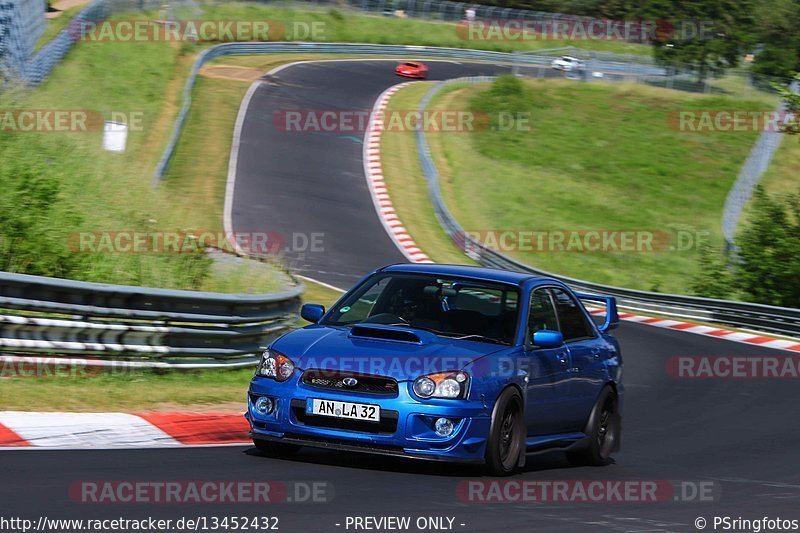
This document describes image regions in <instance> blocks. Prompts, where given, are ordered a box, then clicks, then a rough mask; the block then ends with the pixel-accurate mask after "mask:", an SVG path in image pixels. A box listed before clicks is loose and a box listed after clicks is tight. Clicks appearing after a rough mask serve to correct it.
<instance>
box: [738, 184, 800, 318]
mask: <svg viewBox="0 0 800 533" xmlns="http://www.w3.org/2000/svg"><path fill="white" fill-rule="evenodd" d="M752 210H753V216H752V217H751V218H750V220H749V222H748V223H747V225H746V226H745V227H744V229H742V231H741V232H740V234H739V236H738V238H737V239H736V244H737V245H738V246H739V248H740V250H739V261H738V262H737V264H736V266H735V273H734V284H735V285H736V287H738V288H739V289H741V290H742V291H743V292H744V293H745V295H746V296H747V298H748V299H749V300H752V301H754V302H759V303H764V304H770V305H778V306H783V307H800V261H798V259H797V258H798V257H800V193H798V194H795V195H791V196H789V197H787V198H786V200H785V201H784V202H781V201H778V200H776V199H773V198H770V197H769V195H767V194H766V193H765V192H764V190H763V189H762V188H760V187H759V188H758V189H756V192H755V195H754V197H753V203H752Z"/></svg>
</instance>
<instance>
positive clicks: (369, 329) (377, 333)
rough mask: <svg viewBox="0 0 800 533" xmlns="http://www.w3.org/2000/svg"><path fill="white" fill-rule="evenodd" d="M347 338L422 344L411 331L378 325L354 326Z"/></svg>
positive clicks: (417, 336) (418, 337)
mask: <svg viewBox="0 0 800 533" xmlns="http://www.w3.org/2000/svg"><path fill="white" fill-rule="evenodd" d="M348 336H349V337H355V338H359V339H373V340H381V341H392V342H404V343H408V344H422V339H421V338H420V336H419V335H417V334H416V333H414V332H413V331H407V330H404V329H396V328H392V327H386V326H379V325H356V326H353V327H352V328H351V329H350V333H349V335H348Z"/></svg>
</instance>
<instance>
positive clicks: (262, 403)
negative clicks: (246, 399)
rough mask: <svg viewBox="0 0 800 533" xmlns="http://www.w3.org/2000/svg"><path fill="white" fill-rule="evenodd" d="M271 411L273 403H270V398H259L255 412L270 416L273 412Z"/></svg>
mask: <svg viewBox="0 0 800 533" xmlns="http://www.w3.org/2000/svg"><path fill="white" fill-rule="evenodd" d="M273 409H275V402H273V401H272V398H268V397H266V396H262V397H261V398H259V399H258V400H256V411H258V412H259V413H261V414H262V415H268V414H270V413H271V412H272V411H273Z"/></svg>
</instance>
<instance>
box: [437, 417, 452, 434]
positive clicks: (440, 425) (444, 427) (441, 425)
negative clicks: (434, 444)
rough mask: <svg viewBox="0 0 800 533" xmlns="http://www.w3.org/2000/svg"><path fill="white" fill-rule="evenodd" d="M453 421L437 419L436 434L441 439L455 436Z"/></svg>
mask: <svg viewBox="0 0 800 533" xmlns="http://www.w3.org/2000/svg"><path fill="white" fill-rule="evenodd" d="M454 427H455V426H453V421H452V420H450V419H449V418H437V419H436V434H437V435H439V436H440V437H449V436H450V435H452V434H453V428H454Z"/></svg>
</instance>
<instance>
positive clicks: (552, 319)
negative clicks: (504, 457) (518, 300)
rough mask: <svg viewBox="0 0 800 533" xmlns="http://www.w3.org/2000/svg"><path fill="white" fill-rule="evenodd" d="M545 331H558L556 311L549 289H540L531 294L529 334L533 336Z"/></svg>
mask: <svg viewBox="0 0 800 533" xmlns="http://www.w3.org/2000/svg"><path fill="white" fill-rule="evenodd" d="M543 329H549V330H553V331H558V322H557V320H556V311H555V309H553V302H552V301H551V300H550V294H549V293H548V292H547V289H539V290H537V291H534V292H533V294H531V308H530V313H529V315H528V332H529V334H531V335H532V334H533V333H535V332H537V331H541V330H543Z"/></svg>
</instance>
